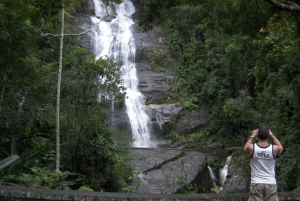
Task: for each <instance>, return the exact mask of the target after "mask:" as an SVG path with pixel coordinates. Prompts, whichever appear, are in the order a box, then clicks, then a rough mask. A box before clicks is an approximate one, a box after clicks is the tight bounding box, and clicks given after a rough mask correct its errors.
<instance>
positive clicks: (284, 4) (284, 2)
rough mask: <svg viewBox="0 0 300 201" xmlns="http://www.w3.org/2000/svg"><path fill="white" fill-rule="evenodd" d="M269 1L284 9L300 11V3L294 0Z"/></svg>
mask: <svg viewBox="0 0 300 201" xmlns="http://www.w3.org/2000/svg"><path fill="white" fill-rule="evenodd" d="M267 1H268V2H270V3H271V4H273V5H275V6H276V7H278V8H281V9H283V10H289V11H297V12H300V4H298V3H296V2H294V1H292V0H267Z"/></svg>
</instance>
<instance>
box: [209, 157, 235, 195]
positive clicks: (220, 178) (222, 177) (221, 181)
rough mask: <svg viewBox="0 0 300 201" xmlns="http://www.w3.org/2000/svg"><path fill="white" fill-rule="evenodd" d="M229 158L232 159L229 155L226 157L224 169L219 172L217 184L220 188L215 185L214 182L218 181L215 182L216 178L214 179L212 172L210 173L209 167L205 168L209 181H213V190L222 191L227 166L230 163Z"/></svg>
mask: <svg viewBox="0 0 300 201" xmlns="http://www.w3.org/2000/svg"><path fill="white" fill-rule="evenodd" d="M231 158H232V156H231V155H230V156H228V157H227V159H226V163H225V165H224V167H223V168H222V169H221V170H220V176H219V184H220V187H218V186H217V185H216V182H215V181H218V180H217V178H216V176H215V174H214V172H213V171H212V169H211V167H210V166H207V168H208V171H209V175H210V178H211V180H212V181H213V187H214V188H219V189H220V191H222V190H223V186H224V184H225V181H226V177H227V174H228V165H229V163H230V161H231Z"/></svg>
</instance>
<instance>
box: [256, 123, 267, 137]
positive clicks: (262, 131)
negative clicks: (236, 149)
mask: <svg viewBox="0 0 300 201" xmlns="http://www.w3.org/2000/svg"><path fill="white" fill-rule="evenodd" d="M257 137H258V138H259V139H261V140H265V139H267V138H268V137H269V128H268V126H260V127H259V128H258V133H257Z"/></svg>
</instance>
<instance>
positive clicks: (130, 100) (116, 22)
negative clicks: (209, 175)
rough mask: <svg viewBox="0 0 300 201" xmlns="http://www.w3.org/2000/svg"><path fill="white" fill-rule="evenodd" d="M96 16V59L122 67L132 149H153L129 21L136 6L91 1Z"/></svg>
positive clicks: (94, 34) (93, 18)
mask: <svg viewBox="0 0 300 201" xmlns="http://www.w3.org/2000/svg"><path fill="white" fill-rule="evenodd" d="M94 4H95V13H96V17H91V21H92V26H93V29H92V35H93V36H92V38H93V46H94V53H95V55H96V59H99V58H100V57H105V56H107V57H108V58H111V59H114V60H115V61H116V62H117V63H119V64H120V65H121V79H122V81H123V84H122V85H123V86H124V87H126V99H125V106H126V111H127V114H128V117H129V120H130V126H131V130H132V138H133V143H132V146H133V147H156V145H155V143H154V142H153V141H151V136H150V119H149V117H148V116H147V114H146V112H145V109H146V105H145V98H144V96H143V94H142V93H140V92H139V91H138V78H137V73H136V67H135V53H136V47H135V41H134V37H133V33H132V26H133V25H134V22H133V20H132V18H131V16H132V14H133V13H134V12H135V7H134V5H133V3H132V2H131V1H130V0H124V1H123V3H121V4H115V3H113V2H110V4H109V6H107V5H105V4H104V3H103V2H102V0H94ZM108 14H109V16H115V18H114V19H112V20H111V21H110V22H106V21H102V20H101V19H102V18H103V17H104V16H107V15H108Z"/></svg>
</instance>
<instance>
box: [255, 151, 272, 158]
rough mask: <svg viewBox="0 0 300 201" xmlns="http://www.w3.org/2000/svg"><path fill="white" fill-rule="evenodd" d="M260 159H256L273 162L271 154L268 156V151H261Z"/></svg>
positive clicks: (259, 153)
mask: <svg viewBox="0 0 300 201" xmlns="http://www.w3.org/2000/svg"><path fill="white" fill-rule="evenodd" d="M257 155H258V157H256V159H258V160H271V157H270V154H268V153H267V152H266V151H261V152H258V153H257Z"/></svg>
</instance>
